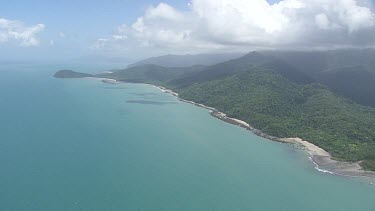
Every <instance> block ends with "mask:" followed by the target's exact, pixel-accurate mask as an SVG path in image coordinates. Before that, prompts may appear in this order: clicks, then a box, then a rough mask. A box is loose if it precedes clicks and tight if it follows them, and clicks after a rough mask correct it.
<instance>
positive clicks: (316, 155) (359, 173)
mask: <svg viewBox="0 0 375 211" xmlns="http://www.w3.org/2000/svg"><path fill="white" fill-rule="evenodd" d="M151 85H152V84H151ZM153 86H155V87H157V88H158V89H160V90H162V91H163V92H165V93H169V94H172V95H173V96H176V97H177V99H178V100H179V101H181V102H185V103H189V104H192V105H195V106H198V107H201V108H204V109H207V110H209V112H210V114H211V115H212V116H213V117H215V118H217V119H220V120H222V121H225V122H227V123H229V124H232V125H237V126H240V127H242V128H245V129H247V130H249V131H250V132H252V133H253V134H255V135H257V136H260V137H263V138H265V139H268V140H271V141H276V142H281V143H286V144H291V145H293V147H296V148H302V149H303V150H305V151H306V152H307V153H309V154H310V156H309V157H308V158H309V160H310V161H311V162H312V163H313V164H314V165H315V169H316V170H318V171H320V172H323V173H329V174H334V175H338V176H345V177H364V178H371V179H375V172H372V171H366V170H364V169H363V168H362V167H361V166H360V162H343V161H336V160H334V159H333V157H332V156H331V154H330V153H329V152H327V151H325V150H324V149H322V148H320V147H318V146H316V145H314V144H313V143H310V142H308V141H305V140H302V139H301V138H298V137H295V138H279V137H275V136H271V135H269V134H267V133H264V132H262V131H261V130H259V129H256V128H254V127H252V126H251V125H250V124H249V123H247V122H245V121H243V120H240V119H235V118H231V117H228V116H227V115H226V114H225V113H223V112H220V111H218V110H217V109H216V108H213V107H209V106H206V105H203V104H200V103H196V102H193V101H189V100H185V99H182V98H180V97H179V95H178V93H176V92H173V91H172V90H170V89H167V88H165V87H162V86H156V85H153Z"/></svg>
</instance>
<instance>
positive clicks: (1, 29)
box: [0, 18, 45, 47]
mask: <svg viewBox="0 0 375 211" xmlns="http://www.w3.org/2000/svg"><path fill="white" fill-rule="evenodd" d="M44 28H45V26H44V25H43V24H37V25H33V26H26V25H25V24H24V23H22V22H20V21H17V20H7V19H4V18H0V44H1V43H5V42H10V41H15V42H16V43H17V44H18V45H20V46H25V47H27V46H37V45H39V39H38V38H37V37H36V34H38V33H39V32H41V31H43V29H44Z"/></svg>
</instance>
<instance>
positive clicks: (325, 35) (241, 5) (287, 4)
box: [92, 0, 375, 53]
mask: <svg viewBox="0 0 375 211" xmlns="http://www.w3.org/2000/svg"><path fill="white" fill-rule="evenodd" d="M369 5H370V3H369V2H365V0H329V1H327V0H282V1H280V2H279V3H276V4H272V5H270V4H269V3H268V2H267V1H266V0H251V1H250V0H192V1H191V2H190V3H189V10H188V11H179V10H177V9H175V8H174V7H172V6H170V5H168V4H165V3H160V4H159V5H157V6H156V7H150V8H148V9H147V11H146V12H145V14H144V15H143V16H141V17H139V18H138V19H137V20H136V21H135V22H134V23H133V24H131V25H130V26H128V25H122V26H119V27H118V29H117V30H116V33H114V34H113V35H112V36H111V37H106V38H101V39H99V40H97V42H96V43H95V44H94V45H93V46H92V48H93V49H101V50H106V51H108V52H109V51H112V52H115V51H117V52H125V53H126V52H128V53H129V52H132V53H142V52H146V51H147V52H160V51H161V52H169V53H170V52H202V51H214V50H233V49H245V50H246V49H251V48H338V47H366V46H373V45H374V44H375V28H374V26H375V14H374V12H373V11H372V9H371V8H370V6H369Z"/></svg>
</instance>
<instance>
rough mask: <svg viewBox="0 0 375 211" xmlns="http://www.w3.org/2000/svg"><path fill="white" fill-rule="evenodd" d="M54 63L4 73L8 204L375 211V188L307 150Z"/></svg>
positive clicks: (144, 89)
mask: <svg viewBox="0 0 375 211" xmlns="http://www.w3.org/2000/svg"><path fill="white" fill-rule="evenodd" d="M47 69H50V70H54V68H51V67H42V66H39V67H26V66H17V67H15V66H9V65H8V66H6V67H5V66H3V67H2V68H0V119H1V122H0V167H1V170H0V210H2V211H3V210H4V211H13V210H15V211H23V210H25V211H26V210H27V211H30V210H37V211H44V210H46V211H47V210H48V211H51V210H54V211H60V210H87V211H96V210H100V211H101V210H272V211H274V210H287V211H294V210H296V211H297V210H298V211H300V210H304V211H313V210H314V211H315V210H319V211H325V210H327V211H328V210H340V211H346V210H348V211H353V210H358V211H375V186H374V185H371V184H370V182H369V181H366V180H363V179H353V178H345V177H339V176H334V175H329V174H325V173H321V172H318V171H317V170H315V169H314V166H313V165H312V164H311V163H310V162H309V161H308V159H307V156H306V153H305V152H303V151H298V150H296V149H293V148H292V147H291V146H289V145H286V144H280V143H275V142H272V141H268V140H265V139H263V138H260V137H257V136H255V135H253V134H251V133H250V132H248V131H246V130H244V129H242V128H240V127H236V126H233V125H230V124H227V123H225V122H222V121H219V120H217V119H215V118H213V117H211V116H210V115H209V113H208V111H207V110H204V109H201V108H198V107H195V106H192V105H190V104H186V103H182V102H179V101H178V100H177V99H176V98H175V97H173V96H171V95H168V94H165V93H163V92H161V91H160V90H158V89H157V88H154V87H152V86H148V85H137V84H119V85H109V84H104V83H101V82H99V81H97V80H92V79H91V80H90V79H77V80H75V79H74V80H58V79H54V78H52V77H51V75H52V74H53V72H51V71H47ZM88 69H90V68H88Z"/></svg>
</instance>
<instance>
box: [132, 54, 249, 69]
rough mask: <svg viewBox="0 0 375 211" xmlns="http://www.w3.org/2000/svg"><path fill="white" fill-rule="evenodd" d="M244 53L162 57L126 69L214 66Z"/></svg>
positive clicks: (140, 62)
mask: <svg viewBox="0 0 375 211" xmlns="http://www.w3.org/2000/svg"><path fill="white" fill-rule="evenodd" d="M243 55H244V53H225V54H197V55H190V54H187V55H164V56H159V57H152V58H148V59H145V60H142V61H139V62H136V63H134V64H131V65H129V66H128V67H134V66H142V65H147V64H153V65H158V66H163V67H191V66H195V65H206V66H208V65H214V64H217V63H221V62H224V61H227V60H231V59H235V58H239V57H241V56H243Z"/></svg>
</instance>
